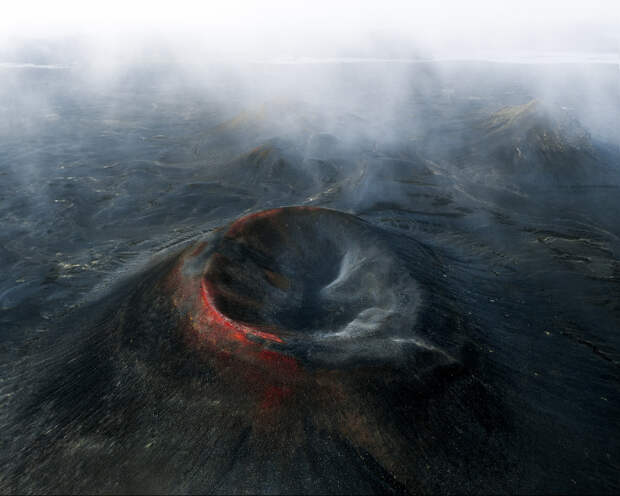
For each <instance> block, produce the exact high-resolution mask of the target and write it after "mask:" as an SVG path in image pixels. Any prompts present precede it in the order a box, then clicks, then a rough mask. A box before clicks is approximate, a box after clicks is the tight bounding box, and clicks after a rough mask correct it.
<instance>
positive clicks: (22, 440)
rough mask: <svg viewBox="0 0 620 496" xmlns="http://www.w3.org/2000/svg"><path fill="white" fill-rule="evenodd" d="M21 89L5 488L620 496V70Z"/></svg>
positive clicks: (284, 76) (142, 74)
mask: <svg viewBox="0 0 620 496" xmlns="http://www.w3.org/2000/svg"><path fill="white" fill-rule="evenodd" d="M0 73H1V74H2V77H3V79H4V80H3V84H2V87H1V89H0V109H1V110H2V115H4V116H5V117H4V119H2V122H0V180H1V183H0V184H1V185H2V190H1V192H0V215H1V217H0V218H1V219H2V231H1V233H0V268H1V270H2V276H3V277H2V280H1V281H0V371H1V372H0V398H1V402H0V426H1V432H2V434H1V435H0V436H1V437H0V439H1V443H0V467H1V470H0V491H1V492H5V493H43V492H44V493H65V492H72V493H75V492H78V493H80V492H81V493H135V492H148V493H153V492H157V493H159V492H163V493H179V492H181V493H186V492H200V493H205V492H206V493H320V494H324V493H386V492H388V493H390V492H396V493H417V492H424V493H455V492H458V493H464V492H467V493H528V494H531V493H574V494H584V493H590V494H601V493H609V494H615V493H618V492H619V491H620V472H619V460H618V453H620V445H619V441H618V439H619V434H620V422H619V421H618V419H620V398H619V396H618V389H619V387H618V386H619V381H620V335H619V330H620V259H619V254H620V239H619V236H620V220H619V219H620V200H619V195H620V138H619V136H618V129H620V122H618V119H619V117H618V116H619V115H620V114H619V113H618V112H614V109H618V108H620V94H619V93H618V91H617V89H618V87H619V86H618V78H619V74H618V68H617V66H613V65H609V66H606V65H603V64H600V65H596V64H591V65H588V66H585V65H579V64H574V65H570V64H568V65H562V64H555V65H553V66H542V65H536V64H532V65H525V64H524V65H510V64H498V63H493V64H492V63H480V62H470V63H467V62H452V63H448V62H445V63H436V64H433V63H401V62H391V63H387V62H386V63H378V62H376V63H363V62H360V63H333V64H307V65H305V64H299V65H286V64H283V65H278V64H258V63H257V64H250V65H248V66H247V67H246V66H244V67H243V68H239V67H236V66H226V65H221V66H217V67H212V68H207V69H205V71H204V74H202V75H201V76H200V77H198V76H195V75H191V74H190V73H189V72H185V71H183V70H181V69H180V68H179V67H175V66H167V65H161V66H158V65H152V66H146V67H132V68H131V70H127V71H124V72H123V71H121V72H119V73H118V74H116V75H115V77H114V78H110V79H109V80H106V81H100V84H92V81H90V80H88V78H87V75H84V74H82V73H80V72H79V71H78V69H77V67H76V66H73V67H70V68H53V69H52V68H32V67H30V68H15V67H12V68H8V67H4V68H0ZM241 75H242V76H241ZM586 75H587V76H586ZM593 80H596V81H597V82H598V86H596V87H594V89H593V87H592V81H593ZM568 81H569V82H570V84H569V83H568ZM586 95H587V97H588V98H585V96H586ZM291 206H295V207H303V208H285V209H283V210H278V209H280V207H291ZM274 209H275V210H274ZM264 210H268V212H267V213H262V214H257V215H252V214H256V213H257V212H262V211H264ZM248 215H249V216H248ZM243 216H248V217H243ZM239 218H241V220H237V219H239Z"/></svg>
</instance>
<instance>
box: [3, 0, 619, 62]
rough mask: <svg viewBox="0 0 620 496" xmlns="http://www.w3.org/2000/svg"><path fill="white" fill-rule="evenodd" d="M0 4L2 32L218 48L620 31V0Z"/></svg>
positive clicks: (497, 42) (604, 36)
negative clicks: (198, 43)
mask: <svg viewBox="0 0 620 496" xmlns="http://www.w3.org/2000/svg"><path fill="white" fill-rule="evenodd" d="M2 10H3V12H2V16H1V19H0V33H1V34H2V35H3V36H2V38H3V39H4V41H5V42H6V41H7V40H10V39H15V37H20V38H24V37H25V38H28V37H39V38H41V37H48V36H55V37H56V36H70V35H74V34H81V35H87V36H90V37H91V38H93V39H95V38H96V39H98V40H102V41H103V40H107V41H108V42H110V41H114V40H116V41H118V40H119V37H123V36H134V37H135V36H140V37H151V38H153V37H160V38H161V39H167V40H174V41H179V40H183V39H187V40H202V41H203V42H204V44H207V45H211V48H212V49H213V50H214V51H221V52H222V53H223V54H225V53H231V52H232V53H237V52H238V53H247V54H268V55H271V56H278V55H283V56H286V55H298V56H303V55H312V54H322V55H326V54H333V55H337V54H339V53H338V52H345V53H352V52H354V47H357V49H360V50H362V53H361V55H366V54H368V53H372V52H373V50H375V49H377V48H378V53H379V52H381V51H387V52H390V48H386V47H392V52H393V53H392V52H390V53H386V55H390V54H392V55H395V56H399V55H400V56H402V55H407V50H408V49H409V48H410V47H413V46H415V47H417V48H419V49H421V50H429V51H431V52H435V53H454V52H475V51H480V50H484V51H490V50H491V51H492V50H509V51H510V50H513V51H514V50H540V51H545V50H554V51H557V50H563V49H566V50H582V51H605V52H613V51H617V50H618V44H619V40H620V38H619V35H618V33H620V1H619V0H587V1H583V0H579V1H576V0H551V1H545V0H491V1H489V0H474V1H465V0H460V1H457V0H454V1H439V0H435V1H432V0H424V1H418V2H416V1H412V0H409V1H396V0H382V1H364V0H357V1H352V0H345V1H337V0H330V1H324V0H314V1H303V2H302V1H298V0H286V1H283V0H263V1H248V0H226V1H204V0H202V1H197V0H174V1H161V0H133V1H132V0H106V1H97V2H92V1H85V0H81V1H80V0H55V1H49V0H18V1H13V2H7V3H6V5H4V6H3V9H2ZM214 45H217V46H214ZM395 47H396V48H395ZM365 50H366V51H365ZM399 50H400V51H399Z"/></svg>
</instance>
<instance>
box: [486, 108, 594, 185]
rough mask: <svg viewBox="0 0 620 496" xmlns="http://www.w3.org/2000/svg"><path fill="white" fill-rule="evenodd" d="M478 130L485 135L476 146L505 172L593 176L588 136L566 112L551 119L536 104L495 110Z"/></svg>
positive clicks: (565, 176) (558, 175)
mask: <svg viewBox="0 0 620 496" xmlns="http://www.w3.org/2000/svg"><path fill="white" fill-rule="evenodd" d="M481 129H482V132H483V133H484V135H483V137H482V140H481V141H480V143H479V144H478V146H479V147H481V148H483V149H485V151H486V153H487V154H488V155H489V156H490V157H491V158H493V159H495V160H496V161H497V163H498V164H499V165H500V166H502V165H503V166H504V167H503V168H504V170H505V171H506V172H509V173H515V174H532V173H536V172H540V173H544V174H547V175H550V176H553V177H555V178H556V179H558V180H561V179H563V178H564V179H570V178H578V177H579V178H585V177H587V175H588V173H593V172H594V171H592V170H588V169H592V168H593V167H594V166H595V165H594V164H595V160H594V153H595V151H594V147H593V144H592V141H591V139H590V135H589V133H588V132H587V131H586V130H585V129H584V128H583V127H582V126H581V125H580V124H579V122H578V121H577V120H576V119H574V118H571V116H569V115H568V114H567V113H566V112H564V113H563V114H560V115H559V116H554V115H551V113H550V112H549V111H547V110H546V109H544V108H543V107H542V105H541V104H540V103H539V102H537V101H536V100H532V101H531V102H529V103H526V104H524V105H516V106H512V107H504V108H502V109H500V110H498V111H497V112H495V113H493V114H492V115H491V116H490V117H489V118H488V119H486V121H484V122H483V123H481ZM476 151H477V150H476ZM485 151H481V152H479V153H482V154H484V153H485Z"/></svg>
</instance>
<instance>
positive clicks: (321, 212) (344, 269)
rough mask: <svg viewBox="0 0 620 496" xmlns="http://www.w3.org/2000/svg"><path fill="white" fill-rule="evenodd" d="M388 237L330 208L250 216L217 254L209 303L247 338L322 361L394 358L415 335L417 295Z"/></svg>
mask: <svg viewBox="0 0 620 496" xmlns="http://www.w3.org/2000/svg"><path fill="white" fill-rule="evenodd" d="M383 237H385V233H384V232H382V231H380V230H378V229H377V228H374V227H373V226H371V225H369V224H367V223H366V222H364V221H363V220H361V219H359V218H357V217H354V216H352V215H349V214H345V213H342V212H337V211H334V210H328V209H323V208H313V207H312V208H311V207H287V208H280V209H274V210H268V211H265V212H259V213H256V214H251V215H248V216H246V217H243V218H241V219H239V220H237V221H236V222H234V223H233V224H231V225H230V226H229V227H228V230H227V231H225V232H223V233H221V234H220V235H219V236H218V238H217V240H215V242H214V243H213V245H212V248H211V250H210V252H209V254H208V258H207V261H206V266H205V270H204V273H203V286H204V288H205V291H206V292H207V298H206V300H207V302H208V305H210V306H211V307H213V309H214V310H215V311H216V312H217V313H218V314H221V315H222V316H224V317H225V318H226V319H228V320H229V321H230V322H231V325H233V326H237V327H238V328H239V329H242V330H243V332H245V333H247V334H253V335H255V336H259V337H260V336H261V333H262V335H266V334H265V331H266V332H267V333H269V336H277V337H278V338H277V339H275V340H274V339H271V341H278V342H280V339H282V340H283V341H281V342H282V343H288V344H294V343H301V342H306V343H309V342H313V343H314V344H313V345H312V346H311V347H310V348H311V349H314V350H315V352H316V353H319V351H318V350H319V349H323V350H324V349H326V348H325V347H329V349H330V350H332V351H333V352H337V353H344V354H348V353H349V352H351V353H361V352H362V350H364V349H365V350H366V351H364V353H366V352H368V353H370V349H371V348H372V349H373V350H374V352H377V351H378V350H379V348H381V350H384V351H385V353H390V352H391V351H390V349H391V348H390V347H394V346H400V343H402V342H403V338H404V337H405V336H410V335H411V334H410V333H411V330H412V328H413V325H414V323H415V314H416V310H417V307H418V305H419V302H420V297H419V296H420V294H419V291H418V289H417V285H416V283H415V281H414V280H413V279H412V278H411V277H410V275H409V274H408V273H406V271H403V270H402V264H401V263H400V262H399V260H398V257H397V256H396V255H395V254H394V253H393V252H392V251H391V250H390V248H389V245H388V244H387V243H386V242H385V240H384V239H383ZM371 341H372V343H371ZM388 342H389V343H391V344H389V343H388ZM364 343H366V344H364ZM378 343H383V344H378ZM310 348H308V347H305V349H310ZM320 352H321V353H324V351H320Z"/></svg>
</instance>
